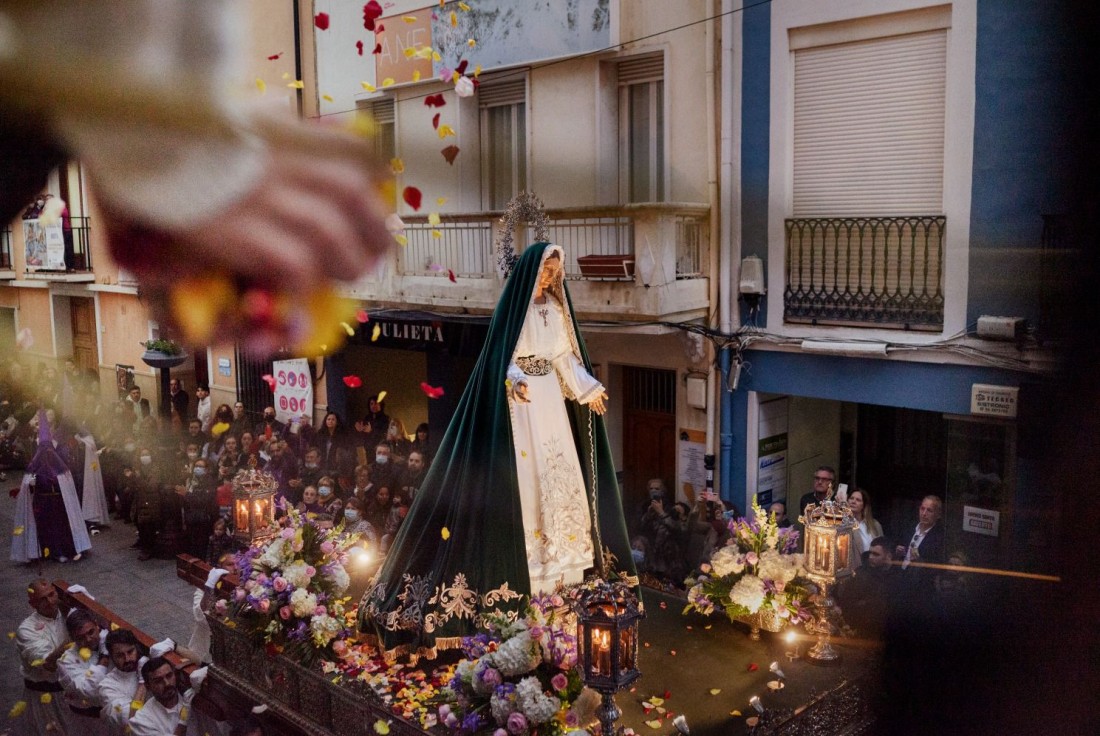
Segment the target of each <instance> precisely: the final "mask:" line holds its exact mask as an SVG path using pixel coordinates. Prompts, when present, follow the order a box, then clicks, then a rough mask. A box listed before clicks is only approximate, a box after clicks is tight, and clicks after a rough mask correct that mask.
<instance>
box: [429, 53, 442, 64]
mask: <svg viewBox="0 0 1100 736" xmlns="http://www.w3.org/2000/svg"><path fill="white" fill-rule="evenodd" d="M432 61H434V62H435V63H437V64H438V63H439V62H441V61H443V57H442V56H440V55H439V52H438V51H433V52H432Z"/></svg>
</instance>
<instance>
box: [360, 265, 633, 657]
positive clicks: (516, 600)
mask: <svg viewBox="0 0 1100 736" xmlns="http://www.w3.org/2000/svg"><path fill="white" fill-rule="evenodd" d="M548 245H549V243H535V244H534V245H531V246H529V247H528V248H527V249H525V250H524V252H523V255H522V257H521V258H520V259H519V262H518V263H517V264H516V267H515V270H514V271H513V272H512V274H511V276H510V277H509V278H508V281H507V283H506V284H505V287H504V292H503V293H502V294H501V297H500V301H499V302H498V303H497V307H496V309H495V310H494V312H493V319H492V321H491V323H490V324H489V331H488V335H487V336H486V340H485V347H484V348H483V349H482V351H481V356H480V357H479V358H478V361H477V364H476V365H475V366H474V370H473V373H472V375H471V376H470V381H469V383H468V384H467V386H466V390H465V391H464V392H463V394H462V398H461V399H460V400H459V403H458V407H457V409H456V410H455V415H454V417H453V418H452V419H451V424H450V426H449V427H448V428H447V432H446V434H445V435H444V437H443V440H442V442H441V443H440V446H439V451H438V452H437V453H436V456H435V459H434V460H433V461H432V465H431V467H430V468H429V469H428V472H427V474H426V476H425V478H424V482H423V484H422V485H421V487H420V489H419V490H418V491H417V494H416V497H415V499H414V500H413V504H412V507H411V508H410V509H409V513H408V516H407V517H406V518H405V521H404V522H403V523H402V525H401V530H400V531H399V532H398V534H397V537H396V539H395V540H394V542H393V544H392V546H391V547H390V550H389V555H388V556H387V557H386V561H385V563H383V565H382V568H381V570H380V571H379V572H378V575H377V577H376V578H375V579H374V580H373V581H372V584H371V586H370V587H369V588H368V589H367V592H366V593H365V594H364V595H363V600H362V602H361V603H360V606H359V628H360V631H361V632H362V633H364V634H367V635H371V634H373V635H375V636H377V638H378V640H379V644H380V646H381V647H382V648H383V649H384V650H385V651H387V652H390V653H394V654H427V655H429V656H430V655H432V654H434V652H435V650H436V649H450V648H454V647H457V646H460V645H461V637H463V636H469V635H471V634H474V633H476V632H477V631H478V630H479V629H481V628H483V627H484V618H483V617H484V616H485V615H487V614H492V613H500V612H509V611H516V610H518V609H519V606H520V604H521V602H522V600H521V599H522V597H523V596H525V595H528V594H529V593H530V580H529V578H528V568H527V551H526V545H525V543H524V529H523V520H522V515H521V508H520V496H519V490H518V481H517V477H516V455H515V448H514V445H513V441H512V426H511V421H510V414H509V409H508V395H507V389H506V386H505V379H506V377H507V376H506V374H507V370H508V364H509V363H510V362H511V360H512V354H513V352H514V350H515V346H516V343H517V342H518V340H519V337H520V331H521V330H522V328H523V323H524V320H525V318H526V315H527V308H528V304H529V303H530V300H531V295H532V293H533V291H534V288H535V284H536V280H537V278H538V275H539V272H540V271H541V264H542V253H543V251H544V250H545V249H546V248H547V246H548ZM564 293H565V301H566V307H567V308H568V311H569V319H570V320H571V321H572V323H573V332H574V333H575V335H576V342H577V347H578V349H579V351H580V358H581V361H582V362H583V363H584V366H585V369H586V370H588V371H589V372H590V373H591V371H592V365H591V363H590V361H589V360H588V354H587V352H586V351H585V349H584V343H583V341H582V340H581V337H580V330H579V329H578V327H577V323H576V318H575V316H574V314H573V303H572V300H571V299H570V298H569V291H568V288H565V289H564ZM562 400H563V401H564V402H565V403H566V410H567V414H568V416H569V421H570V424H571V426H572V430H573V437H574V441H575V444H576V447H577V455H578V457H579V459H580V463H581V471H582V475H583V476H584V479H585V485H586V490H587V492H588V498H589V504H590V513H591V516H592V518H593V519H598V520H599V524H598V535H596V534H594V535H593V548H594V550H595V555H596V567H597V570H598V569H599V568H600V567H601V566H602V563H603V561H604V556H605V554H606V553H607V552H608V551H609V552H610V554H611V555H612V556H613V558H614V559H608V560H607V562H608V563H609V567H614V568H615V569H616V570H617V571H618V572H619V573H620V574H623V575H628V576H633V575H635V570H634V563H633V559H632V557H631V554H630V543H629V540H628V538H627V531H626V523H625V521H624V518H623V510H622V500H621V498H620V495H619V485H618V481H617V480H616V477H615V466H614V462H613V461H612V457H611V449H610V447H609V445H608V442H607V432H606V430H605V428H604V423H603V418H602V417H600V416H599V415H597V414H595V413H594V412H593V411H592V410H591V409H589V408H588V407H587V406H584V405H581V404H578V403H577V402H575V401H566V400H565V399H562ZM593 462H594V465H595V468H593ZM593 470H594V471H595V472H593ZM593 479H594V481H595V486H596V487H595V489H593V488H592V487H591V485H592V483H593ZM593 506H594V507H595V508H592V507H593ZM593 531H594V532H595V531H596V530H593ZM601 545H602V549H601Z"/></svg>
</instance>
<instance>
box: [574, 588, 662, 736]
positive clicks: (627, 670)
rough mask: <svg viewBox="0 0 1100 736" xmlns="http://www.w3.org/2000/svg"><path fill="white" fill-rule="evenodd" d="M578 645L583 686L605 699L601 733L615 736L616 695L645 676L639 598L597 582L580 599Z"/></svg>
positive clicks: (600, 711) (627, 590)
mask: <svg viewBox="0 0 1100 736" xmlns="http://www.w3.org/2000/svg"><path fill="white" fill-rule="evenodd" d="M576 610H577V621H578V625H577V628H578V631H577V646H578V647H579V651H578V660H579V662H580V664H581V667H582V671H581V677H582V679H583V680H584V684H585V685H587V686H588V687H590V688H592V689H593V690H595V691H596V692H598V693H600V694H601V695H602V696H603V702H602V703H601V704H600V707H599V708H598V709H597V710H596V717H597V718H599V720H600V727H601V733H603V734H605V735H606V736H612V734H615V733H616V731H615V721H617V720H618V719H619V716H621V715H622V711H621V710H619V708H618V706H616V705H615V697H614V696H615V693H617V692H618V691H620V690H622V689H623V688H625V687H628V686H629V685H630V684H631V683H632V682H634V681H635V680H637V679H638V678H639V677H641V676H642V673H641V672H640V671H639V670H638V622H639V621H640V620H641V619H643V618H645V613H643V612H642V610H641V608H640V607H639V605H638V599H637V597H636V596H635V595H634V593H633V591H631V590H630V588H628V587H627V586H626V585H624V584H623V583H609V582H606V581H603V580H601V581H598V582H596V583H594V584H592V585H591V586H590V587H588V588H586V589H585V590H583V591H582V592H581V594H580V596H579V597H578V600H577V606H576Z"/></svg>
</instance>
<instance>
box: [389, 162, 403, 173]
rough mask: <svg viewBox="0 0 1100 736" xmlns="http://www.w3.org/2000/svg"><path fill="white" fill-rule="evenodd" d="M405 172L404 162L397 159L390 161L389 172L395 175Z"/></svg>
mask: <svg viewBox="0 0 1100 736" xmlns="http://www.w3.org/2000/svg"><path fill="white" fill-rule="evenodd" d="M404 170H405V162H404V161H402V160H401V159H399V158H391V159H390V171H392V172H393V173H395V174H400V173H401V172H403V171H404Z"/></svg>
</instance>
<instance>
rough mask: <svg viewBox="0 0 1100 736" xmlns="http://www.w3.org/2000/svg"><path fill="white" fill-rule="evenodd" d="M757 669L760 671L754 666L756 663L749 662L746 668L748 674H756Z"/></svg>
mask: <svg viewBox="0 0 1100 736" xmlns="http://www.w3.org/2000/svg"><path fill="white" fill-rule="evenodd" d="M758 669H760V667H759V666H758V665H757V664H756V662H750V663H749V667H748V670H749V672H756V671H757V670H758Z"/></svg>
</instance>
